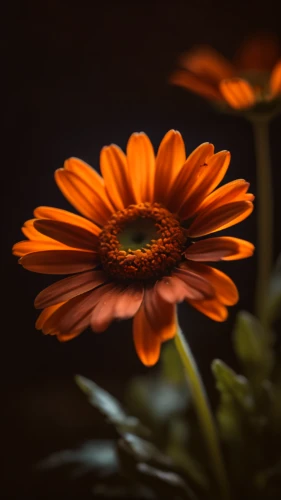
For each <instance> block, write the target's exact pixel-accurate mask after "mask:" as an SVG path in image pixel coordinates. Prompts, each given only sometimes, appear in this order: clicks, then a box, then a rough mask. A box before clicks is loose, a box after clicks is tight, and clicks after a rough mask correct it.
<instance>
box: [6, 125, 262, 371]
mask: <svg viewBox="0 0 281 500" xmlns="http://www.w3.org/2000/svg"><path fill="white" fill-rule="evenodd" d="M229 161H230V153H229V152H227V151H220V152H218V153H214V146H213V145H212V144H209V143H205V144H202V145H201V146H199V147H198V148H197V149H195V151H193V153H191V154H190V155H189V156H188V158H186V153H185V147H184V142H183V139H182V137H181V135H180V133H179V132H176V131H174V130H171V131H169V132H168V133H167V134H166V135H165V137H164V138H163V140H162V142H161V144H160V146H159V149H158V152H157V155H156V157H155V154H154V151H153V147H152V144H151V142H150V140H149V138H148V137H147V136H146V135H145V134H144V133H139V134H138V133H135V134H133V135H131V137H130V138H129V141H128V145H127V154H126V155H125V154H124V153H123V152H122V150H121V149H120V148H119V147H118V146H116V145H110V146H108V147H104V148H103V149H102V151H101V155H100V168H101V173H102V176H100V175H99V174H98V173H97V172H96V171H95V170H93V169H92V168H91V167H90V166H89V165H87V164H86V163H84V162H83V161H81V160H79V159H77V158H70V159H68V160H66V162H65V164H64V168H61V169H59V170H57V171H56V172H55V179H56V182H57V185H58V187H59V188H60V189H61V191H62V193H63V194H64V195H65V197H66V198H67V199H68V201H70V203H72V205H73V206H74V207H75V208H76V209H77V210H78V211H79V212H80V213H81V214H82V216H80V215H75V214H73V213H70V212H68V211H65V210H61V209H58V208H52V207H44V206H42V207H39V208H36V210H35V211H34V217H35V218H34V219H31V220H29V221H27V222H26V223H25V224H24V226H23V228H22V231H23V233H24V235H25V236H26V237H27V238H28V239H27V240H25V241H21V242H19V243H16V244H15V245H14V247H13V253H14V254H15V255H17V256H19V257H20V259H19V262H20V264H21V265H22V266H23V267H24V268H26V269H28V270H30V271H34V272H38V273H46V274H58V275H60V274H62V275H63V274H66V275H68V274H70V275H71V276H68V277H67V278H65V279H63V280H61V281H58V282H56V283H54V284H52V285H51V286H49V287H48V288H46V289H45V290H43V291H42V292H41V293H39V295H38V296H37V297H36V299H35V307H36V308H39V309H43V311H42V312H41V314H40V316H39V317H38V319H37V322H36V327H37V328H38V329H41V330H42V331H43V333H45V334H50V335H56V336H57V337H58V339H59V340H61V341H65V340H69V339H71V338H73V337H76V336H77V335H79V334H80V333H81V332H82V331H83V330H85V329H86V328H87V327H88V326H91V328H92V329H93V331H95V332H102V331H104V330H105V329H106V328H107V327H108V326H109V324H110V323H111V322H112V321H113V320H114V319H125V318H132V317H133V318H134V319H133V335H134V342H135V346H136V350H137V353H138V355H139V357H140V359H141V361H142V362H143V363H144V364H145V365H153V364H154V363H156V361H157V360H158V358H159V354H160V346H161V343H162V342H163V341H165V340H168V339H170V338H172V337H173V336H174V335H175V333H176V311H175V309H176V308H175V305H176V304H177V303H179V302H182V301H184V300H186V301H187V302H188V303H189V304H191V305H192V306H193V307H195V308H196V309H198V310H199V311H201V312H203V313H204V314H206V315H207V316H209V317H210V318H212V319H214V320H216V321H224V320H225V319H226V318H227V309H226V306H230V305H232V304H235V303H236V302H237V300H238V292H237V289H236V286H235V285H234V283H233V282H232V280H231V279H230V278H229V277H228V276H226V275H225V274H224V273H223V272H221V271H219V270H217V269H214V268H212V267H209V266H208V265H206V264H205V263H204V262H207V261H220V260H234V259H241V258H244V257H249V256H250V255H252V253H253V245H252V244H251V243H248V242H247V241H243V240H240V239H237V238H231V237H212V238H210V239H206V238H205V236H206V235H209V234H212V233H214V232H215V231H220V230H222V229H224V228H227V227H230V226H232V225H233V224H237V223H238V222H240V221H242V220H243V219H245V218H246V217H247V216H248V215H249V214H250V213H251V212H252V210H253V204H252V200H253V195H252V194H249V193H247V191H248V187H249V184H248V182H246V181H245V180H241V179H240V180H236V181H233V182H230V183H229V184H226V185H224V186H222V187H220V188H218V189H216V188H217V186H218V184H219V183H220V182H221V180H222V179H223V177H224V175H225V173H226V171H227V168H228V165H229ZM201 237H204V239H200V238H201Z"/></svg>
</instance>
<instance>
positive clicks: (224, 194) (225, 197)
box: [197, 179, 254, 215]
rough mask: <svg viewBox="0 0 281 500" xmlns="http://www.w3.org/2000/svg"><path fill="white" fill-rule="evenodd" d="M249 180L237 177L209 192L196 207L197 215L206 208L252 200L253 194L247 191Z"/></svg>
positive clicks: (211, 208)
mask: <svg viewBox="0 0 281 500" xmlns="http://www.w3.org/2000/svg"><path fill="white" fill-rule="evenodd" d="M249 186H250V184H249V182H246V181H245V180H244V179H237V180H235V181H232V182H228V183H227V184H225V185H224V186H221V187H220V188H218V189H216V190H215V191H213V192H212V193H211V194H209V195H208V196H207V197H206V198H205V199H204V200H203V201H202V203H201V204H200V205H199V207H198V208H197V215H198V214H199V213H201V212H203V211H205V210H206V209H208V210H213V209H214V208H217V207H219V206H221V205H225V204H227V203H232V202H234V201H253V200H254V195H253V194H251V193H247V191H248V189H249Z"/></svg>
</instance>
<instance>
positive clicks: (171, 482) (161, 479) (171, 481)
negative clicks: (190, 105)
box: [137, 463, 196, 500]
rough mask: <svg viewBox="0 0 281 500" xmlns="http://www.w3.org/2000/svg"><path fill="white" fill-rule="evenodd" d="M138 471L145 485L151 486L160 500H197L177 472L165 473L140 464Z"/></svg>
mask: <svg viewBox="0 0 281 500" xmlns="http://www.w3.org/2000/svg"><path fill="white" fill-rule="evenodd" d="M137 471H138V472H139V473H140V475H141V478H142V480H143V481H145V484H148V485H149V486H151V488H152V489H153V490H155V491H156V492H157V493H158V494H159V497H160V498H187V499H190V500H195V499H196V496H195V494H194V492H193V491H192V490H191V488H190V487H189V486H188V485H187V483H186V482H185V481H184V479H183V478H182V477H181V476H179V475H178V474H176V473H175V472H170V471H163V470H161V469H157V468H155V467H152V466H151V465H147V464H146V463H140V464H138V465H137Z"/></svg>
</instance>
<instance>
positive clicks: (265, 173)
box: [252, 118, 273, 322]
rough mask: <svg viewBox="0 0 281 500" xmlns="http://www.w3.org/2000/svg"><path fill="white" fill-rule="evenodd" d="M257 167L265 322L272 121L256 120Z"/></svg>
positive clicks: (259, 307) (259, 302)
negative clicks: (270, 123) (270, 124)
mask: <svg viewBox="0 0 281 500" xmlns="http://www.w3.org/2000/svg"><path fill="white" fill-rule="evenodd" d="M252 125H253V131H254V139H255V152H256V165H257V176H256V178H257V188H256V191H257V260H258V265H257V269H258V270H257V282H256V304H255V306H256V315H257V316H258V317H259V318H260V320H261V321H262V322H263V321H264V299H265V297H266V294H267V292H268V284H269V279H270V273H271V269H272V260H273V193H272V179H271V167H270V145H269V120H268V119H267V118H264V119H263V118H256V119H253V120H252Z"/></svg>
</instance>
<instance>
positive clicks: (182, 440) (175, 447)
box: [166, 418, 209, 490]
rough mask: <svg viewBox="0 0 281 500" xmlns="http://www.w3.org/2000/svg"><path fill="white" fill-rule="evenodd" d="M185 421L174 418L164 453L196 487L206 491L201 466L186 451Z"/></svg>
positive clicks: (207, 483) (206, 485)
mask: <svg viewBox="0 0 281 500" xmlns="http://www.w3.org/2000/svg"><path fill="white" fill-rule="evenodd" d="M186 429H187V425H186V420H184V419H182V418H181V419H180V418H177V419H176V418H174V419H173V423H172V425H171V426H170V429H169V431H170V432H169V438H168V446H167V448H166V453H167V455H169V456H170V457H171V458H172V460H173V461H174V463H175V465H177V466H178V467H179V468H180V469H181V470H182V471H183V472H184V473H185V474H187V476H188V477H189V478H190V479H191V480H192V481H193V482H194V483H196V484H197V485H198V486H200V487H201V488H203V489H204V490H207V489H208V487H209V479H208V477H207V475H206V474H205V472H204V470H203V467H202V465H201V464H200V463H199V462H198V461H197V460H196V459H195V458H194V456H193V455H192V454H191V452H190V451H189V450H188V446H189V443H188V439H187V438H188V436H187V434H188V433H187V432H186Z"/></svg>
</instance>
